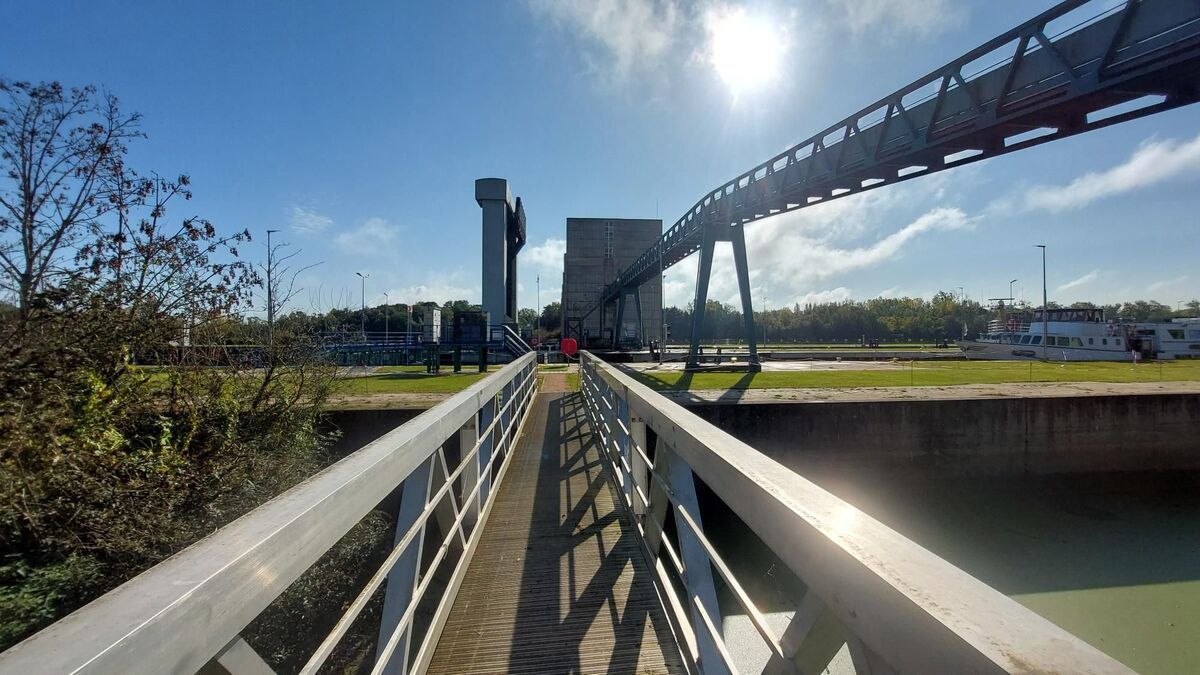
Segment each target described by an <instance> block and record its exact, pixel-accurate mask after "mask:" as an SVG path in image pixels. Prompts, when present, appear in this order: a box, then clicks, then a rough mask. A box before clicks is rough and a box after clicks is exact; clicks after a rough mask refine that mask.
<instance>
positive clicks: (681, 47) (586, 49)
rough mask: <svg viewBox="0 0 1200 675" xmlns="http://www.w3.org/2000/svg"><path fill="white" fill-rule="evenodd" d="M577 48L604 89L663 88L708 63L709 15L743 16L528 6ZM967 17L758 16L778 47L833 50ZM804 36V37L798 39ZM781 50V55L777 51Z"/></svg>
mask: <svg viewBox="0 0 1200 675" xmlns="http://www.w3.org/2000/svg"><path fill="white" fill-rule="evenodd" d="M526 2H527V4H528V6H529V7H530V9H531V10H532V11H533V13H534V15H535V16H537V17H538V18H545V19H549V20H550V21H551V22H552V23H553V24H554V25H556V26H557V27H559V28H560V29H562V30H564V31H566V32H568V33H569V34H571V35H572V37H574V38H575V39H576V40H578V41H579V43H580V48H579V50H578V53H579V58H581V59H582V60H583V62H584V64H585V65H586V66H587V68H588V70H589V71H591V74H592V75H593V76H595V77H596V78H597V79H598V80H600V81H601V83H603V84H605V85H622V84H626V83H628V82H630V81H634V80H644V81H648V82H650V83H651V84H653V85H656V86H661V85H663V84H666V83H669V81H670V80H671V79H672V77H673V76H674V75H675V74H677V73H678V72H679V71H681V70H682V69H683V68H685V67H688V66H698V65H699V66H703V67H706V68H709V67H711V66H712V65H713V63H712V61H713V59H712V56H713V53H714V47H715V46H716V43H717V42H718V41H719V36H717V35H714V33H713V31H712V30H706V28H711V27H712V25H713V23H712V20H713V18H714V17H720V16H729V15H731V14H736V13H739V12H745V10H746V9H747V7H746V6H745V5H744V4H742V3H735V2H724V1H722V0H709V1H706V2H683V1H682V0H526ZM966 15H967V10H966V8H965V7H964V6H963V4H962V3H958V2H953V1H952V0H852V1H847V0H822V1H821V2H813V3H807V4H806V6H805V7H804V10H803V11H802V12H801V11H798V10H796V9H792V10H786V11H785V10H783V9H782V8H780V7H776V8H775V10H774V11H773V12H770V13H764V14H761V15H759V14H756V16H759V17H760V18H761V19H762V20H763V21H766V22H769V23H770V24H771V25H773V26H774V27H775V29H776V30H777V39H778V43H779V46H780V47H781V49H782V48H783V47H785V46H786V44H787V43H788V42H789V41H790V40H789V35H798V36H799V37H800V38H801V41H807V42H813V43H816V42H822V43H831V44H837V43H838V42H839V41H841V40H843V39H844V37H845V36H847V35H850V36H852V37H855V38H856V39H857V38H864V39H867V38H869V39H872V40H887V41H894V40H897V39H899V38H903V37H907V36H912V37H916V38H928V37H932V36H935V35H937V34H940V33H942V32H945V31H948V30H952V29H954V28H956V27H957V26H959V25H960V24H961V23H962V21H963V19H964V18H965V17H966ZM801 34H802V35H801ZM782 51H786V49H782Z"/></svg>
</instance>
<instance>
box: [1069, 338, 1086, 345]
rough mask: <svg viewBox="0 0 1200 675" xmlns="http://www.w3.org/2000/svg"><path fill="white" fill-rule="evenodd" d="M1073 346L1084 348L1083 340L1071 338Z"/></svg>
mask: <svg viewBox="0 0 1200 675" xmlns="http://www.w3.org/2000/svg"><path fill="white" fill-rule="evenodd" d="M1071 346H1072V347H1082V346H1083V340H1080V339H1079V338H1076V337H1073V338H1071Z"/></svg>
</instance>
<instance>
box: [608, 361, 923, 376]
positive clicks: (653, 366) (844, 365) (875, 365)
mask: <svg viewBox="0 0 1200 675" xmlns="http://www.w3.org/2000/svg"><path fill="white" fill-rule="evenodd" d="M685 365H686V364H684V363H683V362H682V361H673V362H667V363H662V364H659V363H622V364H621V366H622V367H625V368H631V369H633V370H638V371H642V372H646V373H677V372H681V371H682V370H683V368H684V366H685ZM729 365H736V364H729ZM909 367H910V366H909V365H908V362H907V361H905V362H904V363H893V362H891V361H816V360H814V361H764V362H763V364H762V369H763V371H764V372H802V371H812V370H907V369H908V368H909Z"/></svg>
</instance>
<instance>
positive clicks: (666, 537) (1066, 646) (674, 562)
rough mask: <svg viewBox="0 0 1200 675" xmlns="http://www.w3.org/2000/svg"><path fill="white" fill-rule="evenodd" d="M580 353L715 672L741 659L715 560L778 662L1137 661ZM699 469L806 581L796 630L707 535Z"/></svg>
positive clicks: (993, 664)
mask: <svg viewBox="0 0 1200 675" xmlns="http://www.w3.org/2000/svg"><path fill="white" fill-rule="evenodd" d="M581 369H582V380H581V387H582V393H583V396H584V397H585V399H586V402H587V405H586V406H585V407H586V408H587V409H588V413H589V415H590V418H591V419H590V423H591V428H592V433H593V434H594V436H595V439H596V441H597V443H598V444H599V445H600V446H601V447H602V448H603V450H604V451H605V455H606V460H607V463H608V464H609V466H610V468H611V470H612V471H613V473H614V475H615V477H616V478H617V482H618V485H619V488H620V492H621V494H622V496H623V500H624V504H625V507H626V508H627V509H629V510H630V511H631V513H632V514H634V520H635V522H636V524H637V529H638V530H639V533H640V534H641V541H642V544H643V547H642V548H643V552H644V553H645V554H646V555H647V557H648V562H649V563H650V566H651V569H654V570H655V571H656V577H657V578H656V582H657V586H658V588H659V593H660V595H661V596H662V597H664V598H665V604H667V605H668V607H667V609H668V613H669V614H672V616H673V626H674V628H675V629H676V631H677V635H678V636H679V638H680V640H679V642H680V644H681V645H683V646H685V651H686V652H687V653H686V654H685V656H690V658H691V660H692V661H693V663H696V664H699V666H700V670H702V672H704V673H705V675H715V674H717V673H730V672H736V670H737V664H736V663H735V662H734V659H733V657H731V655H730V650H729V649H728V646H727V645H726V642H725V637H724V630H723V625H724V618H723V616H722V612H721V608H720V606H719V604H718V600H717V594H716V584H715V582H714V575H713V570H716V574H717V575H719V578H720V579H721V580H722V582H723V583H724V585H725V586H726V587H727V589H728V591H729V592H730V594H732V596H733V598H734V599H735V600H736V602H737V604H738V605H739V606H740V608H741V610H742V611H743V612H744V613H745V615H746V617H747V618H748V619H749V621H750V623H751V624H752V625H753V628H754V630H755V631H756V632H757V634H758V636H759V637H760V638H761V640H762V642H763V643H765V645H766V648H767V649H768V650H769V652H770V654H769V657H768V659H769V660H768V662H767V666H766V672H773V673H776V672H784V673H786V672H798V673H817V672H821V671H822V670H823V669H824V668H825V667H826V666H827V665H828V664H829V663H830V661H831V660H832V659H833V658H834V657H835V656H836V654H837V653H838V652H839V651H840V650H841V649H842V648H843V647H846V648H848V651H849V655H850V658H851V660H852V663H853V666H854V669H855V671H856V672H858V673H891V672H911V673H984V672H988V673H990V672H1009V673H1034V672H1036V673H1043V672H1044V673H1051V672H1053V673H1068V672H1087V673H1129V672H1132V671H1130V670H1129V669H1128V668H1126V667H1125V666H1123V665H1122V664H1120V663H1118V662H1117V661H1115V660H1113V659H1112V658H1110V657H1108V656H1107V655H1105V654H1103V653H1102V652H1100V651H1099V650H1097V649H1095V648H1094V647H1092V646H1090V645H1088V644H1087V643H1085V642H1083V641H1082V640H1080V639H1078V638H1076V637H1075V636H1073V635H1071V634H1070V633H1068V632H1066V631H1064V630H1063V629H1061V628H1059V627H1058V626H1056V625H1054V624H1053V623H1051V622H1050V621H1047V620H1046V619H1044V618H1042V617H1040V616H1038V615H1037V614H1035V613H1033V612H1031V611H1029V610H1027V609H1025V608H1024V607H1022V606H1021V605H1019V604H1017V603H1016V602H1015V601H1013V600H1011V599H1009V598H1008V597H1006V596H1004V595H1002V594H1001V593H999V592H998V591H996V590H994V589H992V588H990V587H989V586H987V585H985V584H984V583H983V582H981V581H979V580H977V579H975V578H974V577H972V576H970V575H969V574H967V573H966V572H964V571H963V570H961V569H959V568H957V567H954V566H953V565H951V564H950V563H948V562H946V561H945V560H943V559H941V558H939V557H938V556H936V555H934V554H933V553H931V552H929V551H927V550H925V549H924V548H922V547H920V546H919V545H917V544H915V543H913V542H912V541H909V540H908V539H906V538H904V537H903V536H902V535H900V534H898V533H897V532H895V531H893V530H891V529H890V528H888V527H887V526H885V525H883V524H882V523H880V522H878V521H876V520H875V519H873V518H871V517H870V516H868V515H867V514H865V513H863V512H862V511H860V510H858V509H857V508H855V507H854V506H852V505H850V504H848V503H846V502H844V501H842V500H841V499H839V498H838V497H836V496H834V495H832V494H830V493H829V492H826V491H825V490H823V489H822V488H820V487H818V486H817V485H816V484H814V483H812V482H810V481H808V480H806V479H805V478H803V477H802V476H800V475H798V474H796V473H794V472H792V471H791V470H789V469H788V468H786V467H784V466H783V465H781V464H779V463H778V462H776V461H775V460H773V459H771V458H769V457H767V456H766V455H763V454H762V453H760V452H757V451H756V450H754V449H753V448H751V447H750V446H748V445H746V444H745V443H742V442H740V441H738V440H737V439H735V438H733V437H732V436H730V435H729V434H726V433H725V432H723V431H721V430H720V429H718V428H716V427H714V426H712V425H711V424H709V423H707V422H705V421H703V420H701V419H700V418H699V417H697V416H695V415H693V414H692V413H690V412H688V411H687V410H686V409H684V408H683V407H681V406H679V405H678V404H676V403H673V402H671V401H669V400H668V399H666V398H665V397H663V396H662V395H660V394H658V393H657V392H655V391H653V390H652V389H650V388H649V387H647V386H645V385H643V384H641V383H639V382H638V381H636V380H635V379H633V378H632V377H630V376H629V375H628V374H626V373H625V372H622V371H621V370H619V369H617V368H615V367H613V366H611V365H608V364H606V363H604V362H603V361H601V360H599V359H597V358H596V357H595V356H593V355H592V354H590V353H588V352H583V353H582V358H581ZM696 478H698V479H699V480H700V481H702V482H703V483H704V484H705V485H706V486H707V487H708V488H709V489H710V490H711V491H712V492H713V493H715V495H716V497H717V498H718V499H719V500H720V501H721V502H723V503H724V505H725V506H726V507H728V509H730V510H731V511H732V512H733V513H734V514H735V515H736V516H737V517H738V518H740V519H741V520H742V521H743V522H744V523H745V524H746V526H747V527H748V528H749V529H750V530H751V531H753V533H754V535H755V536H756V537H757V538H758V539H760V540H761V541H762V542H763V543H764V544H765V545H766V546H767V547H768V548H770V550H771V551H772V552H773V553H774V554H775V555H776V556H778V558H779V559H780V561H781V562H782V563H783V564H784V565H785V566H787V568H788V569H789V570H790V571H791V573H792V574H794V575H795V576H796V577H797V578H798V580H799V581H801V582H802V584H803V591H802V592H800V594H799V596H798V597H793V598H789V599H788V600H789V601H790V603H791V605H792V607H793V608H794V614H793V615H792V617H791V618H790V622H789V623H788V624H787V628H786V629H785V630H783V631H782V633H777V632H776V631H775V629H774V628H772V622H771V621H770V620H768V618H767V617H766V616H765V615H764V614H763V612H761V611H760V610H759V608H758V607H756V605H755V603H754V601H753V600H752V599H751V598H750V596H749V595H748V594H747V592H746V590H745V589H744V588H743V585H742V583H741V582H740V581H739V579H738V578H737V576H736V575H735V574H734V572H733V571H732V567H731V565H729V564H728V562H727V561H726V560H725V559H724V558H723V557H722V556H721V555H720V554H719V552H718V550H717V548H716V547H715V546H714V545H713V543H712V542H711V541H710V538H709V537H708V536H707V535H706V533H705V529H704V523H703V520H702V518H701V515H700V509H699V502H698V499H697V485H696ZM669 513H671V514H673V521H674V525H673V527H671V526H668V518H667V517H668V514H669ZM672 533H673V534H674V537H672V536H670V534H672ZM672 539H674V542H672Z"/></svg>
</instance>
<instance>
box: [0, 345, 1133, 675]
mask: <svg viewBox="0 0 1200 675" xmlns="http://www.w3.org/2000/svg"><path fill="white" fill-rule="evenodd" d="M581 370H582V372H581V376H582V377H581V383H580V386H579V389H578V390H575V391H571V390H568V388H567V387H566V386H563V385H565V378H563V379H562V380H560V381H558V382H555V381H553V380H552V379H545V380H543V381H541V382H539V379H541V378H542V377H545V378H551V377H553V376H552V375H550V374H546V375H544V376H540V375H539V374H538V372H537V370H536V365H535V362H534V355H532V354H528V355H525V356H522V357H519V358H517V359H515V360H514V361H513V362H512V363H511V364H509V365H507V366H505V367H504V368H502V369H500V370H499V371H497V372H495V373H493V374H491V375H490V376H488V377H487V378H484V379H483V380H481V381H480V382H478V383H476V384H475V385H474V386H472V387H471V388H470V389H468V390H466V391H463V392H462V393H460V394H458V395H455V396H454V397H453V398H450V399H448V400H446V401H444V402H443V403H441V404H440V405H438V406H437V407H435V408H432V409H430V410H428V411H426V412H425V413H424V414H422V415H420V416H419V417H417V418H415V419H412V420H411V421H409V422H407V423H405V424H403V425H401V426H399V427H397V428H395V429H394V430H392V431H391V432H389V433H387V434H386V435H384V436H383V437H381V438H379V439H378V440H376V441H374V442H372V443H370V444H368V445H366V446H365V447H363V448H361V449H360V450H358V451H357V452H354V453H352V454H350V455H349V456H347V457H345V458H344V459H342V460H341V461H339V462H337V463H335V464H333V465H332V466H330V467H328V468H327V469H326V470H324V471H322V472H321V473H319V474H317V475H316V476H314V477H312V478H311V479H309V480H308V481H306V482H304V483H302V484H300V485H298V486H296V487H294V488H292V489H291V490H289V491H287V492H285V493H284V494H282V495H280V496H278V497H276V498H275V499H273V500H271V501H270V502H268V503H266V504H264V505H263V506H261V507H259V508H258V509H256V510H254V511H252V512H250V513H248V514H246V515H245V516H243V517H242V518H240V519H238V520H236V521H234V522H233V523H231V524H230V525H228V526H226V527H224V528H223V529H221V530H219V531H217V532H216V533H214V534H213V535H211V536H209V537H208V538H206V539H204V540H202V541H200V542H198V543H196V544H194V545H193V546H191V547H190V548H188V549H186V550H184V551H183V552H181V553H179V554H177V555H175V556H174V557H172V558H170V559H168V560H166V561H165V562H163V563H161V564H160V565H158V566H156V567H154V568H152V569H150V570H148V571H147V572H145V573H143V574H142V575H140V576H138V577H136V578H134V579H133V580H131V581H129V582H127V583H125V584H124V585H122V586H120V587H118V588H117V589H115V590H113V591H112V592H110V593H108V594H107V595H105V596H103V597H101V598H99V599H98V600H96V601H94V602H92V603H91V604H89V605H87V606H85V607H84V608H82V609H80V610H78V611H76V612H75V613H73V614H71V615H69V616H67V617H66V618H64V619H62V620H60V621H59V622H57V623H55V624H53V625H52V626H50V627H48V628H46V629H45V630H43V631H41V632H40V633H38V634H36V635H34V636H32V637H31V638H29V639H27V640H26V641H24V642H23V643H21V644H19V645H18V646H16V647H14V648H12V649H10V650H9V651H7V652H5V653H4V654H2V655H0V672H4V673H35V672H48V673H164V672H169V673H196V672H200V673H232V674H237V675H241V674H250V673H254V674H259V673H270V672H273V671H275V670H276V669H278V670H279V671H283V670H287V671H289V672H291V671H295V672H302V673H316V672H321V671H337V672H349V671H370V672H372V673H404V672H416V673H424V672H433V673H506V672H507V673H568V672H570V673H596V672H607V673H631V674H632V673H705V674H706V675H713V674H717V673H734V672H746V673H748V672H764V673H820V672H822V671H824V670H825V669H826V668H827V667H828V668H829V669H830V670H831V671H833V672H855V673H863V674H865V673H871V674H876V675H877V674H879V673H894V672H910V673H941V672H945V673H1000V672H1007V673H1068V672H1088V673H1125V672H1130V671H1129V670H1128V669H1127V668H1126V667H1124V666H1123V665H1121V664H1120V663H1118V662H1116V661H1114V660H1112V659H1110V658H1109V657H1108V656H1106V655H1104V654H1103V653H1101V652H1100V651H1098V650H1097V649H1095V648H1093V647H1091V646H1090V645H1088V644H1086V643H1084V642H1083V641H1081V640H1079V639H1078V638H1076V637H1074V636H1072V635H1071V634H1069V633H1067V632H1066V631H1064V630H1062V629H1061V628H1059V627H1057V626H1056V625H1054V624H1053V623H1051V622H1049V621H1047V620H1045V619H1043V618H1041V617H1040V616H1038V615H1036V614H1034V613H1032V612H1030V611H1028V610H1026V609H1024V608H1023V607H1022V606H1020V605H1018V604H1017V603H1016V602H1014V601H1012V600H1010V599H1009V598H1008V597H1006V596H1004V595H1002V594H1001V593H999V592H997V591H995V590H993V589H991V588H989V587H988V586H986V585H985V584H983V583H982V582H980V581H979V580H977V579H975V578H973V577H971V576H970V575H969V574H967V573H966V572H964V571H962V570H961V569H958V568H956V567H954V566H952V565H951V564H949V563H948V562H946V561H945V560H943V559H941V558H939V557H937V556H936V555H934V554H932V553H930V552H929V551H927V550H925V549H923V548H922V547H920V546H918V545H917V544H915V543H913V542H912V541H909V540H908V539H906V538H904V537H903V536H901V535H900V534H898V533H896V532H895V531H892V530H890V529H889V528H887V527H886V526H884V525H883V524H881V523H879V522H878V521H876V520H874V519H873V518H871V517H870V516H868V515H867V514H865V513H863V512H862V511H860V510H859V509H857V508H856V507H855V506H853V505H852V504H849V503H847V502H845V501H843V500H841V499H839V498H838V497H836V496H834V495H833V494H830V493H829V492H826V491H825V490H823V489H822V488H820V487H818V486H817V485H815V484H814V483H812V482H810V481H808V480H806V479H805V478H804V477H803V476H800V475H797V474H796V473H793V472H792V471H790V470H789V469H787V468H785V467H784V466H782V465H780V464H778V463H776V462H775V461H774V460H772V459H770V458H768V457H766V456H765V455H763V454H761V453H759V452H756V451H755V450H754V449H753V448H751V447H749V446H747V445H745V444H744V443H741V442H739V441H737V440H736V439H734V438H733V437H731V436H729V435H728V434H726V433H724V432H723V431H721V430H720V429H718V428H716V427H713V426H711V425H709V424H707V423H705V422H704V421H702V420H701V419H699V418H698V417H696V416H695V415H693V414H691V413H689V412H687V411H686V410H685V409H683V408H681V407H680V406H679V405H677V404H675V403H672V402H671V401H669V400H667V399H666V398H665V397H663V396H661V395H660V394H658V393H656V392H654V391H653V390H651V389H649V388H647V387H646V386H645V385H643V384H641V383H640V382H638V381H637V380H636V379H634V378H633V377H631V376H630V375H629V374H628V373H627V372H626V371H623V370H621V369H619V368H618V367H616V366H614V365H610V364H607V363H605V362H603V361H600V360H598V359H597V358H595V357H593V356H592V355H591V354H589V353H586V352H585V353H583V354H582V355H581ZM558 377H563V376H561V375H559V376H558ZM381 512H385V513H386V514H387V518H388V522H389V523H390V524H391V525H392V527H390V528H389V529H387V530H386V531H384V539H385V541H383V546H381V547H380V549H381V554H380V556H378V559H377V560H374V561H373V562H372V563H371V564H370V565H363V566H361V568H359V567H356V568H353V569H348V568H342V569H330V564H331V561H335V560H338V559H339V558H338V557H337V556H336V555H334V554H335V552H336V551H337V550H339V546H341V544H340V542H343V541H345V538H346V537H347V535H348V534H351V533H352V532H353V531H355V530H356V528H358V527H359V526H360V525H361V523H362V522H364V520H365V519H369V518H372V517H377V516H378V515H379V514H380V513H381ZM714 522H715V523H719V524H717V525H713V524H712V523H714ZM731 529H738V530H740V531H744V533H746V535H747V537H749V538H750V539H752V540H753V542H754V546H755V547H760V548H761V549H762V551H763V556H765V557H764V559H763V560H761V561H759V563H760V564H765V562H769V563H770V565H771V568H772V570H773V572H772V575H773V578H775V579H776V580H777V582H778V586H777V588H776V589H774V590H773V591H772V593H771V597H770V598H769V599H765V600H764V599H763V598H762V597H761V594H760V597H755V595H756V593H755V591H754V589H753V588H752V587H751V585H750V584H748V583H747V582H748V578H747V573H746V571H745V569H746V567H745V565H744V563H742V562H739V556H738V551H737V550H736V548H737V547H733V546H731V545H730V544H729V543H728V541H729V540H728V537H727V536H726V535H727V534H728V532H729V531H730V530H731ZM756 574H757V575H761V569H760V570H758V571H757V572H756ZM314 575H316V576H314ZM322 575H323V576H322ZM342 578H345V579H349V580H357V583H355V584H351V585H350V590H349V591H348V592H347V593H346V594H345V596H344V597H333V596H330V595H329V594H327V593H321V592H317V591H316V590H314V589H317V588H319V587H320V584H319V583H317V582H318V581H320V580H321V579H324V582H322V583H326V584H328V583H329V582H330V579H333V580H338V579H342ZM749 581H753V579H749ZM297 592H304V593H308V595H305V596H304V597H302V598H301V600H303V601H304V602H303V603H302V606H303V607H304V609H303V611H299V612H297V613H295V614H285V615H282V616H280V615H279V614H278V613H277V612H276V610H277V602H278V600H279V599H280V597H281V596H282V595H284V594H285V593H291V594H294V593H297ZM272 612H276V614H275V615H273V617H272V619H271V620H270V621H266V622H265V624H266V625H268V626H274V627H275V634H274V635H272V634H270V631H265V630H264V617H265V616H267V615H270V614H271V613H272ZM281 632H282V633H283V634H284V636H285V637H288V638H290V639H291V640H292V641H293V642H294V643H295V644H296V645H298V646H297V647H296V649H299V651H300V653H301V655H302V656H301V658H300V660H298V661H295V662H294V663H292V664H291V665H280V662H281V661H286V659H284V658H282V657H280V656H279V654H278V648H277V647H274V646H272V645H273V644H274V642H272V641H273V640H277V639H278V638H279V633H281ZM272 664H274V667H273V665H272Z"/></svg>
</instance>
